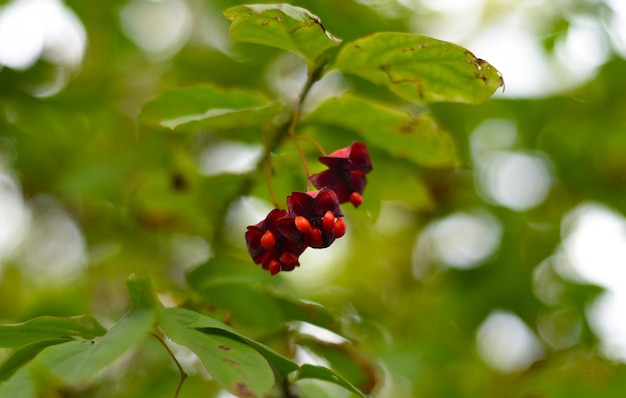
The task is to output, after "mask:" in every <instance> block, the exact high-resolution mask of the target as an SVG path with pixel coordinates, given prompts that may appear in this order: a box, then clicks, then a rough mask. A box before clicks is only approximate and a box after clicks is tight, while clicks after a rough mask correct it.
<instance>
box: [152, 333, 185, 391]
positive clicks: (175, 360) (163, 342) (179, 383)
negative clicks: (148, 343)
mask: <svg viewBox="0 0 626 398" xmlns="http://www.w3.org/2000/svg"><path fill="white" fill-rule="evenodd" d="M150 334H151V335H152V336H153V337H154V338H155V339H157V340H158V341H159V343H161V345H162V346H163V347H165V349H166V350H167V353H168V354H169V355H170V357H171V358H172V359H173V360H174V363H175V364H176V367H177V368H178V372H179V373H180V381H179V382H178V386H177V387H176V393H175V394H174V398H178V394H179V393H180V389H181V388H182V387H183V383H184V382H185V379H187V373H186V372H185V370H184V369H183V367H182V366H181V365H180V362H178V360H177V359H176V357H175V356H174V353H173V352H172V350H170V348H169V347H168V346H167V344H166V343H165V341H163V339H162V338H161V337H160V336H159V335H158V334H156V333H153V332H150Z"/></svg>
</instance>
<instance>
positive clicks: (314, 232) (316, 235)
mask: <svg viewBox="0 0 626 398" xmlns="http://www.w3.org/2000/svg"><path fill="white" fill-rule="evenodd" d="M309 246H311V247H322V246H324V243H323V242H322V231H321V230H320V229H319V228H317V227H313V228H312V229H311V233H310V234H309Z"/></svg>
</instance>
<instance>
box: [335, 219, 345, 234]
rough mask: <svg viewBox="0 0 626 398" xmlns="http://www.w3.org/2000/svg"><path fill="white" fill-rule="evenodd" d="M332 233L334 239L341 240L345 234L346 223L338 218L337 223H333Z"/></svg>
mask: <svg viewBox="0 0 626 398" xmlns="http://www.w3.org/2000/svg"><path fill="white" fill-rule="evenodd" d="M333 232H334V233H335V238H336V239H338V238H341V237H342V236H344V235H345V234H346V222H345V221H343V218H338V219H337V222H335V227H334V228H333Z"/></svg>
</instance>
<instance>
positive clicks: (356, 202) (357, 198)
mask: <svg viewBox="0 0 626 398" xmlns="http://www.w3.org/2000/svg"><path fill="white" fill-rule="evenodd" d="M350 203H352V206H354V207H355V208H357V207H359V206H361V204H362V203H363V196H361V194H359V193H357V192H352V193H351V194H350Z"/></svg>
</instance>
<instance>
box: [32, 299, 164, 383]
mask: <svg viewBox="0 0 626 398" xmlns="http://www.w3.org/2000/svg"><path fill="white" fill-rule="evenodd" d="M153 318H154V316H153V313H152V312H151V311H148V310H135V311H131V312H128V313H127V314H126V315H125V316H124V317H123V318H122V319H121V320H120V321H119V322H118V323H116V324H115V325H114V326H113V327H112V328H111V329H110V330H109V331H108V332H107V334H105V335H104V336H103V337H102V338H101V339H100V340H99V341H93V342H86V341H83V342H69V343H65V344H59V345H57V346H52V347H48V348H47V349H45V350H44V351H42V353H41V354H39V355H38V356H37V361H38V362H41V363H43V364H44V365H46V367H48V368H49V369H50V370H51V371H52V372H53V373H55V374H57V375H59V376H60V377H61V378H62V380H63V381H64V382H65V383H67V384H71V385H73V384H78V383H81V382H85V381H87V380H89V379H90V378H91V377H93V376H95V375H96V374H97V373H98V372H100V371H101V370H102V369H104V368H106V367H107V366H108V365H110V364H111V363H112V362H113V361H114V360H115V359H117V358H118V357H120V356H121V355H122V354H124V353H125V352H127V351H128V350H129V349H131V348H133V347H134V346H135V345H136V344H138V343H139V341H141V340H142V339H143V338H145V336H146V335H147V333H148V332H149V331H150V329H151V328H152V325H153Z"/></svg>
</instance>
